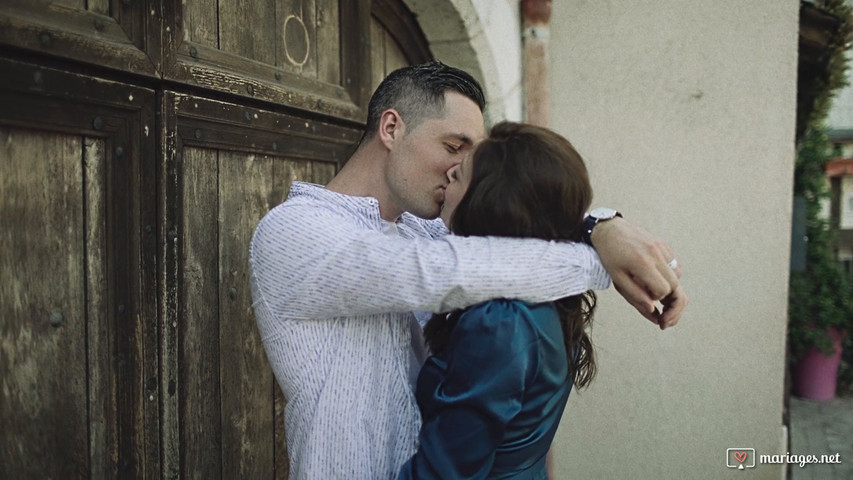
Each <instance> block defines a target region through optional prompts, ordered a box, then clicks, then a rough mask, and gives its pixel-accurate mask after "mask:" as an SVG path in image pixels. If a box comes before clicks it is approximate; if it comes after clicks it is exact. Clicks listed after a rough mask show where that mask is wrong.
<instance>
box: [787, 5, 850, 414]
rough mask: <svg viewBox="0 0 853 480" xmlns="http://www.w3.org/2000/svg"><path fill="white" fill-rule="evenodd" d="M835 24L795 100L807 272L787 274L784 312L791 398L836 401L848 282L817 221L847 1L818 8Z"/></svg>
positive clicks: (845, 41)
mask: <svg viewBox="0 0 853 480" xmlns="http://www.w3.org/2000/svg"><path fill="white" fill-rule="evenodd" d="M815 5H816V6H818V7H819V8H820V9H821V10H822V11H823V12H825V13H827V14H829V15H831V16H833V17H835V18H836V19H837V26H836V28H834V29H833V31H831V32H826V33H827V35H828V41H827V46H828V48H827V54H826V56H825V57H823V58H824V60H823V61H824V62H825V63H823V67H822V68H820V69H819V71H818V73H817V74H816V75H815V76H814V77H812V78H810V80H809V82H808V83H806V84H804V83H802V82H801V83H800V86H799V89H800V91H799V92H798V96H801V97H802V98H806V99H810V100H809V101H807V102H806V104H804V105H802V106H801V107H803V108H800V111H799V112H798V116H797V146H798V148H797V157H796V163H795V171H794V195H795V196H796V197H801V198H803V199H804V200H805V205H806V215H805V217H806V222H805V223H806V225H805V227H806V238H807V242H806V267H805V269H804V270H803V271H795V272H791V278H790V289H789V307H788V341H789V346H790V351H791V357H790V358H791V360H792V367H793V371H792V373H793V375H792V376H793V382H792V383H793V391H794V394H795V395H798V396H803V397H805V398H812V399H814V400H828V399H830V398H832V397H834V396H835V390H836V381H837V378H838V368H839V364H840V361H841V355H842V344H843V342H844V339H845V337H847V336H848V335H849V334H853V300H851V298H853V295H851V288H850V283H851V280H850V279H849V278H848V277H847V276H846V275H845V274H844V273H843V272H842V271H841V269H840V267H839V264H838V262H837V261H836V259H835V251H834V249H835V246H836V241H835V232H834V231H833V229H832V228H830V227H831V226H830V222H829V219H827V218H826V217H824V216H822V215H821V212H822V210H823V203H824V202H825V201H827V200H828V199H829V188H828V186H827V182H826V178H825V173H824V171H825V167H826V164H827V162H829V161H830V160H831V159H832V158H833V152H832V145H831V144H830V141H829V138H828V137H827V135H826V131H825V128H824V122H825V120H826V118H827V116H828V113H829V108H830V106H831V104H832V96H833V94H834V93H835V92H836V91H837V90H839V89H841V88H842V87H844V86H846V85H847V84H848V75H847V66H848V58H847V55H846V50H847V49H848V47H849V45H850V42H851V41H853V9H851V7H850V6H849V5H847V3H846V2H845V0H824V1H822V2H819V3H816V4H815Z"/></svg>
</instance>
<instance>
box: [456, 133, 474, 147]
mask: <svg viewBox="0 0 853 480" xmlns="http://www.w3.org/2000/svg"><path fill="white" fill-rule="evenodd" d="M453 136H454V137H456V138H457V139H458V140H459V141H460V142H462V143H464V144H466V145H474V140H472V139H471V137H469V136H468V135H465V134H464V133H457V134H454V135H453Z"/></svg>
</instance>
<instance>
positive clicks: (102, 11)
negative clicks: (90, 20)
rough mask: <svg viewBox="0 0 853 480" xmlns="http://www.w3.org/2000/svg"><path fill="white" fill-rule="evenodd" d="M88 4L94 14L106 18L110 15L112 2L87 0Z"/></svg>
mask: <svg viewBox="0 0 853 480" xmlns="http://www.w3.org/2000/svg"><path fill="white" fill-rule="evenodd" d="M86 4H87V7H88V9H89V11H90V12H92V13H97V14H98V15H106V16H108V15H109V14H110V0H86Z"/></svg>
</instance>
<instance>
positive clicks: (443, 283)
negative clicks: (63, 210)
mask: <svg viewBox="0 0 853 480" xmlns="http://www.w3.org/2000/svg"><path fill="white" fill-rule="evenodd" d="M357 222H358V220H353V219H351V218H347V217H346V216H345V215H338V216H333V217H332V218H324V217H323V215H322V212H319V213H318V211H317V210H316V209H309V208H306V209H300V208H299V207H291V206H284V207H283V208H281V207H280V208H279V209H276V210H274V211H273V212H271V214H269V215H267V217H265V218H264V220H262V221H261V223H260V224H259V226H258V229H257V231H256V233H255V236H254V237H253V240H252V245H251V252H250V266H251V274H252V283H253V295H254V300H255V302H259V301H263V302H266V304H267V306H268V307H269V309H270V311H271V312H272V313H273V314H274V315H275V316H277V317H279V318H300V319H312V318H329V317H335V316H343V315H370V314H376V313H387V312H405V311H411V310H426V311H433V312H438V311H448V310H452V309H455V308H460V307H464V306H468V305H472V304H475V303H479V302H482V301H485V300H488V299H492V298H499V297H508V298H519V299H522V300H526V301H531V302H542V301H548V300H553V299H556V298H560V297H564V296H569V295H575V294H578V293H582V292H584V291H586V290H588V289H590V288H597V289H602V288H607V287H608V286H609V276H608V275H607V273H606V272H605V271H604V268H603V267H602V266H601V263H600V261H599V260H598V255H597V254H596V253H595V251H594V250H593V249H592V248H591V247H589V246H587V245H583V244H574V243H558V242H546V241H542V240H534V239H508V238H493V237H457V236H447V237H445V238H442V239H415V240H412V239H405V238H400V237H396V236H388V235H385V234H383V233H380V232H377V231H374V230H370V229H369V228H364V227H359V226H358V224H357Z"/></svg>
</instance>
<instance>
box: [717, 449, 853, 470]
mask: <svg viewBox="0 0 853 480" xmlns="http://www.w3.org/2000/svg"><path fill="white" fill-rule="evenodd" d="M758 460H759V462H758V463H761V464H773V463H776V464H779V463H782V464H785V463H790V464H793V465H799V467H800V468H802V467H805V466H806V465H808V464H810V463H824V464H827V463H828V464H840V463H841V454H840V453H836V454H834V455H820V456H818V455H792V454H791V453H790V452H789V453H785V454H784V455H761V456H760V457H759V459H758ZM726 466H727V467H729V468H737V469H738V470H743V469H746V468H754V467H755V449H754V448H728V449H726Z"/></svg>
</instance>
